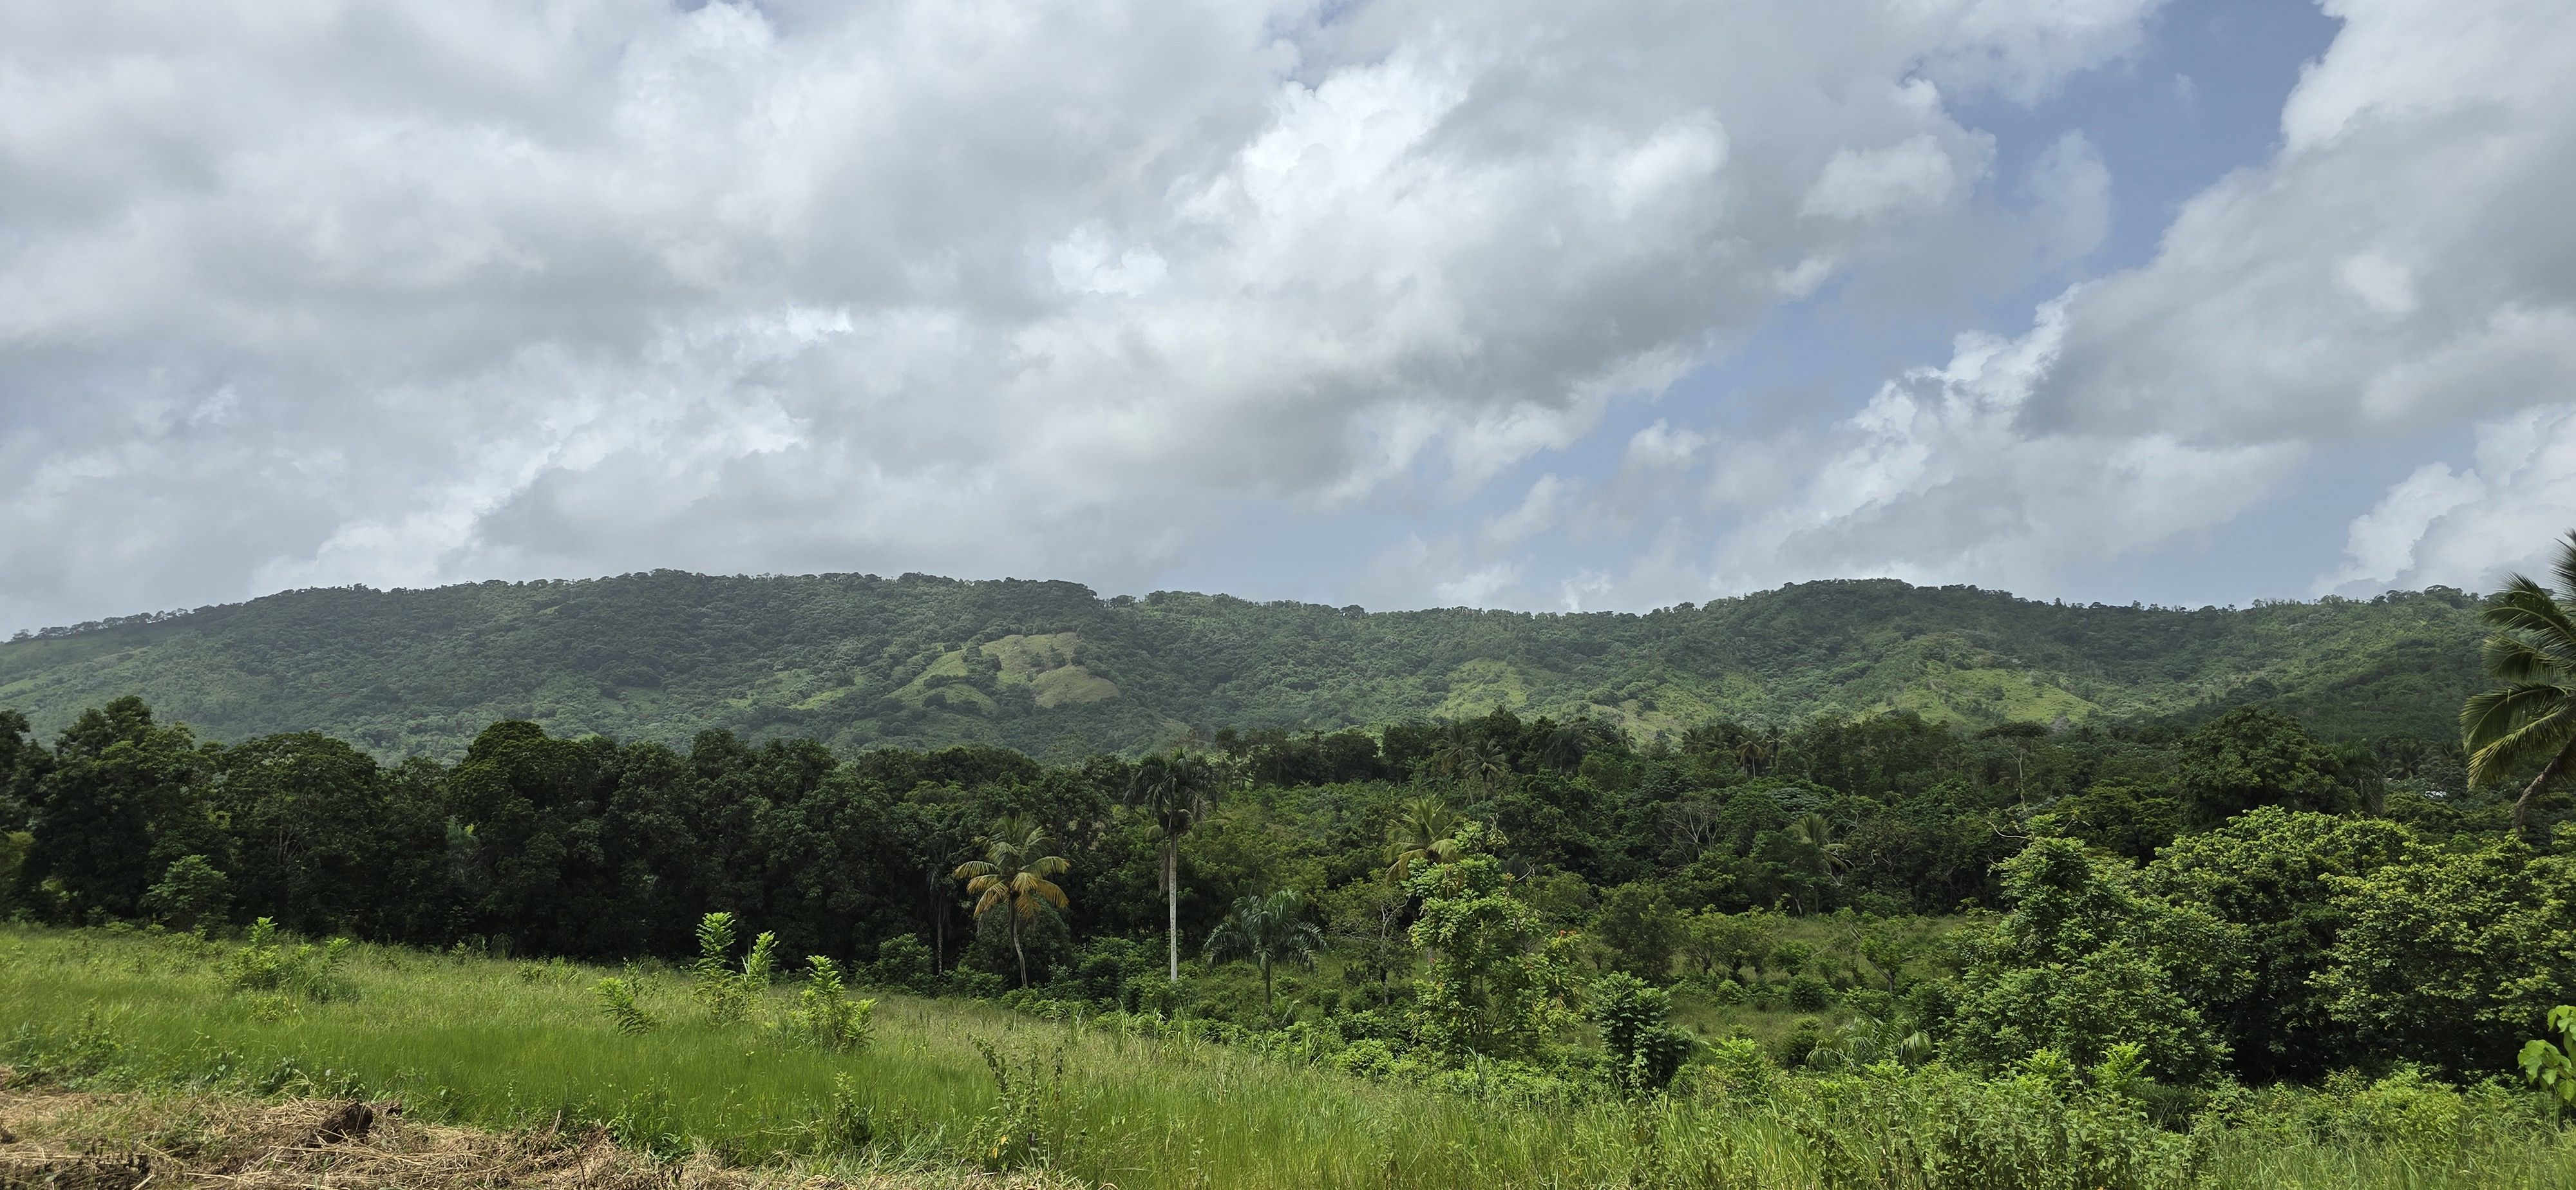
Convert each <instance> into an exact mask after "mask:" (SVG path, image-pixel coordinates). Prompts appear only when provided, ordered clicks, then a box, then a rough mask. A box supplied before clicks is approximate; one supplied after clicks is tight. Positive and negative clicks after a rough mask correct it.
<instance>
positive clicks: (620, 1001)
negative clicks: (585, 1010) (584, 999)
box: [590, 976, 662, 1036]
mask: <svg viewBox="0 0 2576 1190" xmlns="http://www.w3.org/2000/svg"><path fill="white" fill-rule="evenodd" d="M590 990H591V994H592V995H595V996H597V997H599V1010H600V1012H602V1013H603V1014H605V1015H606V1016H607V1017H608V1024H609V1027H610V1028H613V1029H615V1030H617V1031H618V1032H620V1033H624V1034H627V1035H629V1036H640V1035H642V1034H645V1033H650V1032H652V1031H653V1030H655V1029H659V1028H661V1027H662V1022H661V1020H660V1019H659V1018H657V1017H655V1016H654V1015H653V1014H652V1013H649V1012H646V1011H644V1006H643V1005H642V1004H641V1003H639V1002H638V1000H637V996H636V987H635V985H634V984H632V983H629V982H627V981H625V980H623V979H619V978H617V977H615V976H610V977H609V978H606V979H603V980H600V981H599V982H598V983H597V984H595V985H593V986H592V987H591V989H590Z"/></svg>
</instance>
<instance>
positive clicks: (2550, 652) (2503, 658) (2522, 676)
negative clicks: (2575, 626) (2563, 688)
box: [2486, 632, 2576, 685]
mask: <svg viewBox="0 0 2576 1190" xmlns="http://www.w3.org/2000/svg"><path fill="white" fill-rule="evenodd" d="M2486 666H2487V676H2488V677H2491V678H2494V679H2495V680H2497V681H2499V682H2513V683H2516V684H2547V685H2576V642H2569V643H2568V644H2566V645H2559V644H2558V643H2557V642H2554V641H2550V640H2548V639H2546V638H2543V637H2540V636H2539V634H2537V633H2530V632H2499V633H2497V634H2495V635H2493V636H2490V637H2488V638H2487V643H2486Z"/></svg>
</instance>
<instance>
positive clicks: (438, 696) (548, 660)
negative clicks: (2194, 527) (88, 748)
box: [0, 571, 2480, 758]
mask: <svg viewBox="0 0 2576 1190" xmlns="http://www.w3.org/2000/svg"><path fill="white" fill-rule="evenodd" d="M2477 604H2478V601H2477V599H2476V597H2474V596H2471V595H2467V594H2464V593H2461V592H2458V591H2453V590H2449V589H2445V588H2435V589H2433V590H2431V591H2427V592H2421V593H2400V594H2395V595H2389V596H2384V597H2382V598H2379V599H2375V600H2372V601H2369V602H2366V603H2365V602H2359V601H2352V600H2339V599H2328V600H2325V601H2322V602H2318V603H2267V604H2263V605H2260V606H2256V607H2253V608H2250V609H2244V610H2231V609H2219V608H2202V609H2199V610H2196V611H2195V610H2184V609H2164V608H2139V607H2108V606H2102V605H2099V604H2096V605H2091V606H2068V605H2061V604H2055V603H2044V602H2036V601H2032V600H2025V599H2018V598H2015V597H2013V596H2011V595H2008V594H2004V593H2001V592H1994V591H1983V590H1978V589H1976V588H1973V587H1941V588H1928V587H1912V586H1908V585H1906V584H1904V583H1900V582H1895V581H1892V580H1866V581H1834V582H1819V583H1806V584H1801V585H1797V586H1791V587H1784V588H1782V589H1780V590H1777V591H1769V592H1763V593H1761V594H1756V595H1748V596H1744V597H1741V598H1734V599H1724V600H1718V601H1714V602H1711V603H1709V604H1707V605H1705V606H1700V607H1692V606H1688V605H1684V606H1682V607H1678V608H1673V609H1666V610H1662V611H1657V612H1651V613H1646V614H1642V615H1639V614H1629V613H1611V612H1602V613H1584V614H1550V613H1535V614H1534V613H1526V612H1509V611H1478V610H1472V609H1463V608H1451V609H1442V610H1432V611H1417V612H1375V613H1371V612H1363V611H1362V610H1360V609H1359V608H1356V607H1349V608H1338V609H1337V608H1330V607H1320V606H1315V605H1311V604H1297V603H1253V602H1249V601H1246V600H1241V599H1236V598H1233V597H1230V596H1225V595H1198V594H1189V593H1179V592H1156V593H1154V594H1152V595H1149V596H1146V597H1144V598H1142V599H1136V598H1130V597H1126V596H1120V597H1117V598H1111V599H1102V598H1100V597H1098V596H1097V595H1095V594H1094V593H1093V592H1092V591H1090V590H1089V589H1088V588H1085V587H1081V586H1078V585H1076V584H1073V583H1062V582H1026V581H1019V580H1002V581H994V582H960V581H955V580H950V579H942V578H934V577H928V576H923V575H905V576H903V577H901V578H896V579H884V578H878V577H875V576H873V575H818V576H809V577H760V578H741V577H731V578H727V577H710V576H706V575H696V574H684V573H679V572H674V571H656V572H654V573H651V574H632V575H625V576H621V577H616V578H605V579H595V580H584V581H573V582H566V581H557V582H535V583H515V584H514V583H503V582H497V581H496V582H487V583H479V584H469V585H463V586H454V587H442V588H438V589H435V590H420V591H373V590H368V589H365V588H333V589H319V590H306V591H294V592H289V593H286V594H280V595H272V596H269V597H267V598H263V599H255V600H252V601H250V602H248V603H242V604H233V605H226V606H222V607H211V608H202V609H199V610H197V611H195V612H192V613H188V614H185V615H178V616H163V617H134V618H132V619H129V620H126V621H117V622H109V623H104V624H97V625H87V626H83V627H81V628H77V629H57V630H49V631H47V632H45V633H41V634H34V635H22V636H21V638H20V639H18V640H15V641H12V642H10V643H8V644H5V645H0V707H15V708H18V709H20V710H22V711H25V712H26V713H27V714H28V715H29V717H30V718H31V719H33V720H35V721H36V724H37V726H38V727H39V728H40V729H43V730H47V731H50V730H53V729H56V728H59V727H60V726H62V725H63V724H65V723H67V722H68V721H69V720H70V718H71V717H72V716H73V715H74V714H76V713H77V712H78V710H79V709H80V708H82V707H85V706H90V705H95V704H98V703H101V702H104V701H106V700H107V699H109V698H112V697H115V696H117V695H120V694H128V693H139V694H141V695H143V696H144V697H145V698H147V699H148V700H150V701H151V703H152V704H153V705H154V706H155V707H157V708H159V709H160V710H161V712H162V713H163V715H164V716H165V717H166V718H169V719H175V720H181V721H185V722H187V723H189V724H191V725H193V726H195V727H196V728H198V729H199V730H200V731H202V732H204V733H206V734H208V735H210V736H213V737H216V738H221V739H239V738H243V737H247V736H252V735H257V734H263V733H268V732H277V731H289V730H319V731H326V732H330V733H333V734H336V735H339V736H341V737H343V738H347V739H351V740H354V741H358V742H361V743H363V744H364V745H366V746H368V747H371V748H374V749H376V750H378V751H379V752H381V753H385V754H388V755H397V756H398V755H405V754H411V753H429V754H432V755H438V756H443V757H444V756H453V755H455V754H456V753H458V752H460V751H462V749H463V747H464V745H465V743H466V742H467V741H468V740H470V739H471V738H472V737H473V735H474V733H476V732H478V731H480V730H482V729H483V727H484V726H485V725H487V724H488V723H490V722H491V721H492V720H494V719H496V718H505V717H518V718H530V719H535V720H537V721H538V722H540V723H543V724H545V725H546V726H547V727H548V728H549V729H550V730H552V731H555V732H558V733H569V732H592V731H596V732H602V733H606V734H608V735H611V736H616V737H619V738H653V739H663V740H671V741H684V740H686V739H687V738H688V737H689V736H691V735H692V734H694V733H695V732H697V731H699V730H701V729H703V728H708V727H728V728H733V729H735V730H737V731H741V732H744V733H746V734H749V735H753V736H764V737H766V736H781V735H798V736H812V737H815V738H818V739H822V740H824V741H826V742H828V743H830V744H832V745H833V746H834V747H836V748H840V749H850V748H857V747H864V746H867V745H870V744H895V743H899V744H907V745H914V746H928V745H939V744H947V743H956V742H965V741H983V742H991V743H1000V744H1007V745H1010V746H1013V747H1017V748H1020V749H1023V750H1025V751H1028V752H1030V753H1032V754H1034V755H1039V756H1045V757H1053V758H1066V757H1070V756H1076V755H1081V754H1085V753H1089V752H1094V751H1104V750H1108V751H1133V750H1137V749H1143V748H1149V747H1153V746H1155V745H1157V744H1160V743H1163V742H1166V741H1169V740H1172V739H1174V738H1177V737H1178V736H1180V735H1182V734H1183V733H1185V732H1187V731H1188V730H1190V729H1191V728H1192V727H1197V728H1201V729H1212V728H1217V727H1222V726H1235V727H1243V728H1262V727H1275V728H1284V729H1291V730H1300V729H1309V728H1328V727H1336V726H1342V725H1347V724H1354V723H1379V722H1388V721H1393V720H1399V719H1406V718H1415V717H1434V716H1455V715H1466V714H1475V713H1481V712H1483V711H1485V710H1487V709H1490V708H1491V707H1493V706H1494V705H1496V704H1500V705H1502V706H1506V707H1510V708H1513V709H1515V710H1518V711H1521V712H1522V713H1524V714H1553V715H1557V716H1560V717H1563V716H1572V715H1585V714H1588V715H1593V716H1597V717H1601V718H1605V719H1610V720H1614V721H1616V722H1618V723H1620V724H1622V725H1623V726H1625V727H1627V728H1629V729H1630V730H1632V731H1635V732H1637V733H1639V734H1640V735H1641V736H1644V737H1648V738H1651V736H1652V735H1653V733H1655V732H1657V731H1667V732H1669V731H1678V730H1681V729H1684V728H1687V727H1689V726H1692V725H1694V724H1697V723H1701V722H1705V721H1707V720H1709V719H1712V718H1716V717H1719V716H1731V717H1734V718H1737V719H1740V720H1744V721H1747V722H1753V723H1761V722H1781V723H1787V722H1794V721H1796V720H1800V719H1804V718H1806V717H1808V716H1812V715H1815V714H1818V713H1835V714H1845V715H1850V714H1865V713H1871V712H1884V711H1890V710H1910V711H1914V712H1917V713H1920V714H1922V715H1924V716H1925V717H1927V718H1931V719H1935V720H1943V721H1951V722H1958V723H1962V724H1965V725H1969V726H1984V725H1989V724H1993V723H1998V722H2003V721H2008V720H2024V721H2038V722H2054V721H2056V720H2058V719H2060V718H2064V719H2067V720H2072V721H2082V720H2087V719H2094V718H2101V717H2110V718H2117V719H2134V718H2142V717H2158V716H2184V717H2193V716H2199V715H2205V714H2209V713H2212V712H2214V711H2216V710H2218V709H2221V708H2224V707H2227V706H2232V705H2236V704H2239V703H2246V702H2259V703H2265V704H2268V705H2273V706H2277V707H2279V708H2281V709H2284V710H2288V711H2291V712H2293V713H2295V714H2298V715H2300V716H2301V717H2303V718H2305V719H2307V720H2308V721H2309V722H2310V723H2312V724H2313V725H2315V726H2316V727H2317V729H2318V730H2319V731H2320V732H2322V733H2323V734H2326V735H2329V736H2381V735H2389V734H2412V735H2419V736H2423V737H2425V738H2427V739H2435V740H2438V739H2443V738H2447V737H2449V736H2450V735H2451V734H2452V733H2453V732H2454V731H2455V730H2456V729H2455V728H2454V727H2453V716H2454V715H2455V714H2456V713H2457V709H2458V707H2459V703H2460V699H2461V698H2462V696H2463V695H2465V694H2466V693H2467V692H2468V691H2469V690H2470V689H2472V688H2473V687H2474V686H2475V685H2476V684H2477V680H2478V679H2477V642H2478V640H2479V637H2480V631H2479V629H2478V627H2477V625H2476V607H2477Z"/></svg>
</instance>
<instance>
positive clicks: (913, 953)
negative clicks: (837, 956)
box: [867, 934, 939, 996]
mask: <svg viewBox="0 0 2576 1190" xmlns="http://www.w3.org/2000/svg"><path fill="white" fill-rule="evenodd" d="M931 968H932V964H931V955H930V948H929V947H927V946H924V945H922V943H921V939H919V938H915V937H913V936H912V935H910V934H897V935H895V936H894V937H892V938H888V939H886V940H885V941H883V942H879V943H877V961H876V962H874V963H871V964H869V965H868V977H867V978H868V982H869V983H872V984H875V985H876V986H878V987H881V988H897V989H900V990H902V991H907V992H911V993H912V994H914V995H916V996H932V995H937V994H938V993H939V974H938V972H936V971H934V970H932V969H931Z"/></svg>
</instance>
